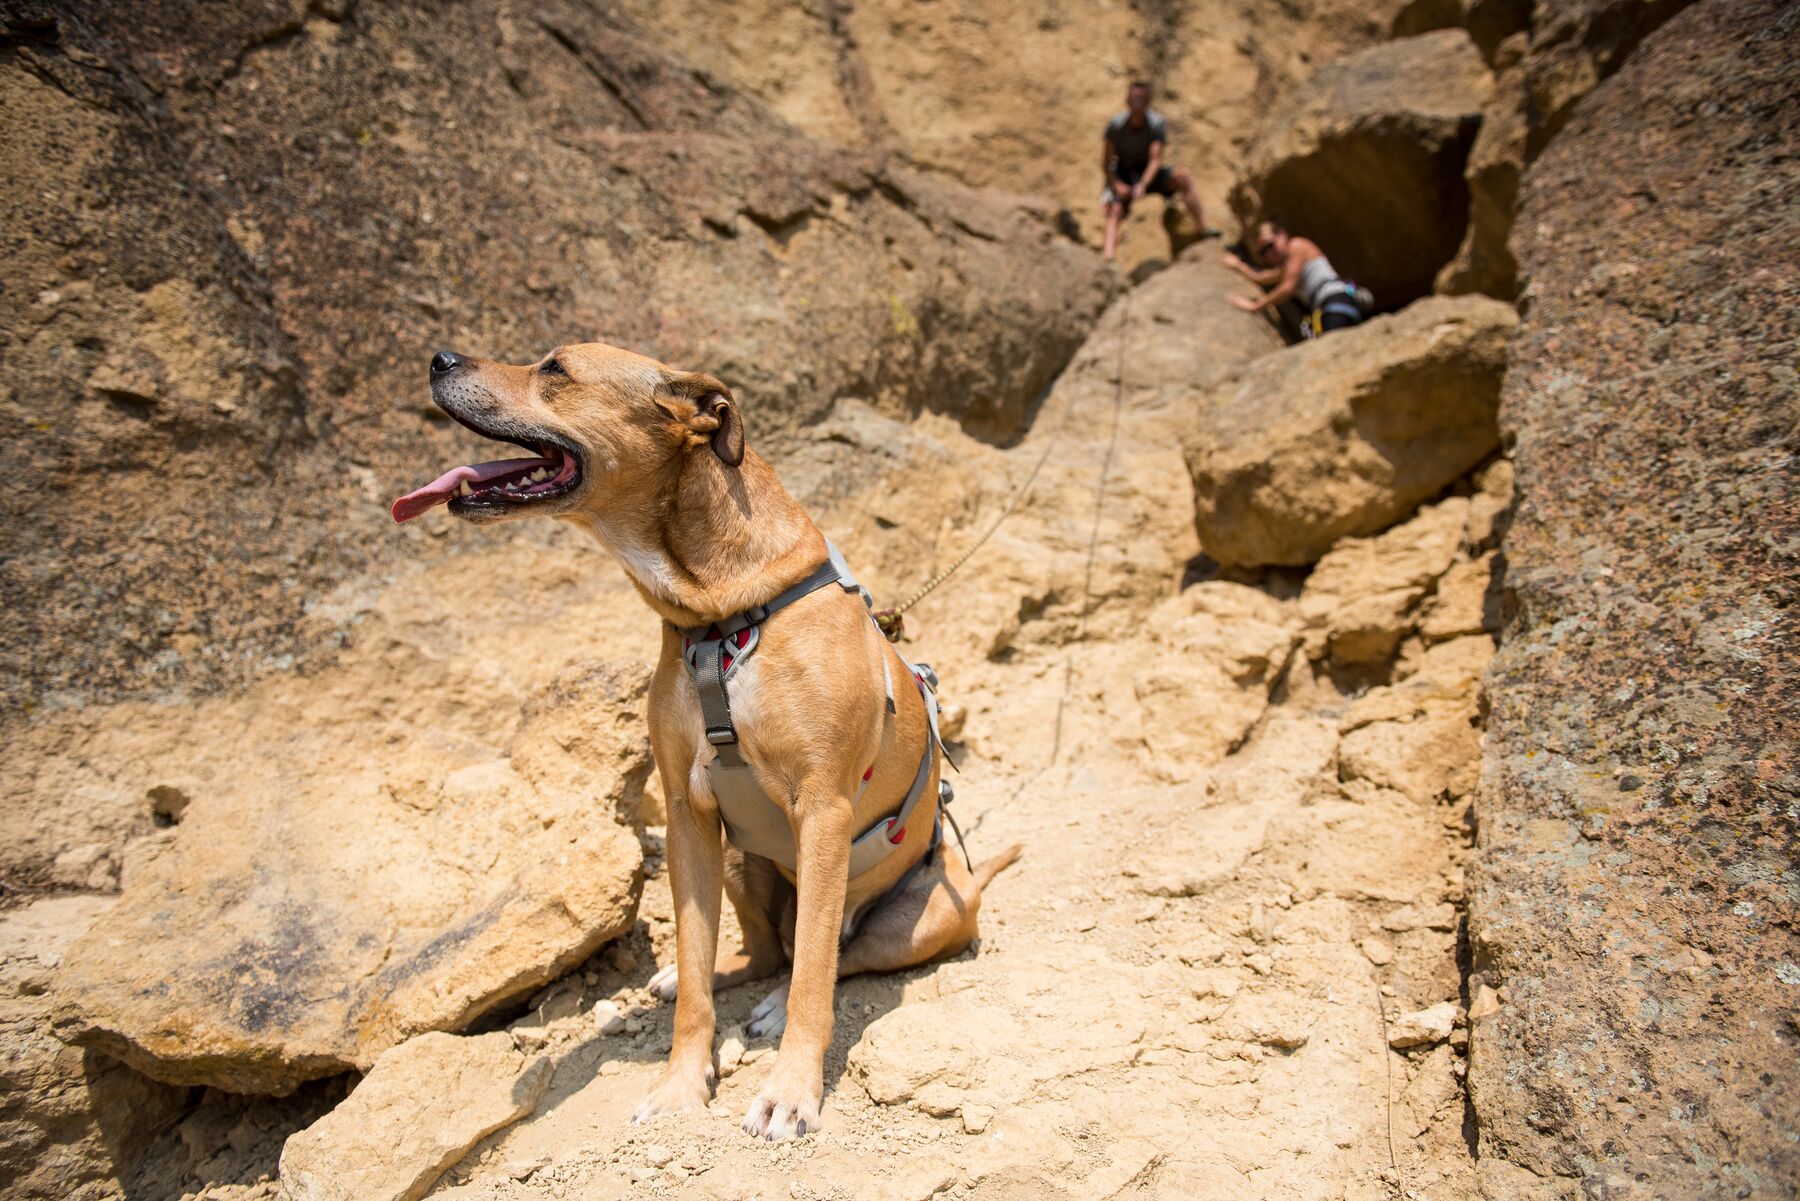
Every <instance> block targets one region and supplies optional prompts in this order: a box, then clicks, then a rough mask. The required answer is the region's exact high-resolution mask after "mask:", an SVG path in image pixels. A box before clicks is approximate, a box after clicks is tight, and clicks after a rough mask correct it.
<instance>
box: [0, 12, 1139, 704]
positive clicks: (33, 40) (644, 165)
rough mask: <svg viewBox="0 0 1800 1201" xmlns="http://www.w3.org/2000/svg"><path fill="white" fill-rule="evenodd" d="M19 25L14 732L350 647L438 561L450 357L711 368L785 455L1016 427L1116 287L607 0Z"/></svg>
mask: <svg viewBox="0 0 1800 1201" xmlns="http://www.w3.org/2000/svg"><path fill="white" fill-rule="evenodd" d="M0 37H3V38H4V40H5V41H6V44H7V45H8V46H9V47H15V48H16V49H9V51H8V54H7V56H6V57H5V58H4V59H3V60H0V108H4V109H5V111H6V113H7V118H8V120H7V132H8V138H9V143H8V149H7V151H6V153H5V155H4V158H3V161H0V225H4V226H5V228H6V229H7V230H9V231H16V234H17V236H11V235H9V236H8V237H7V238H6V239H5V241H4V243H3V245H0V263H3V271H0V274H3V275H4V277H5V279H6V285H7V291H6V298H7V299H6V303H5V304H4V305H0V345H4V346H5V347H6V348H7V350H6V354H7V371H6V380H5V381H4V382H0V412H4V414H5V417H6V426H7V429H8V430H9V431H11V432H10V434H9V436H8V437H7V438H6V439H4V440H3V441H0V473H4V475H5V477H6V478H7V479H8V480H9V481H10V486H9V487H8V488H7V489H6V490H5V496H4V497H0V591H3V592H4V593H5V595H6V596H7V598H8V601H9V603H8V604H6V605H5V606H4V607H0V669H3V670H0V694H4V695H5V696H6V697H7V698H8V701H9V704H8V709H9V711H13V710H14V709H15V708H16V707H17V703H18V702H23V701H33V702H38V703H43V702H46V701H48V702H53V703H57V704H70V703H80V702H84V701H88V700H92V699H95V698H104V697H108V696H122V695H134V696H145V695H160V694H164V693H167V692H170V691H188V692H208V691H212V690H215V689H217V688H220V687H225V686H231V685H234V684H238V683H241V682H243V681H245V680H247V679H248V678H250V677H252V676H254V675H256V674H257V673H259V672H261V671H264V670H267V669H269V668H270V667H281V666H283V665H285V664H287V663H290V662H299V663H307V662H312V661H317V660H319V659H322V658H326V657H329V656H330V655H331V654H332V653H334V652H335V650H336V649H337V647H338V646H339V645H340V644H341V641H342V636H343V631H344V629H345V628H346V625H347V623H346V622H344V621H342V620H338V619H334V618H332V617H330V616H329V614H330V613H331V612H332V610H331V609H330V607H324V608H321V607H320V606H318V605H317V603H316V600H317V598H318V597H319V596H321V595H323V594H325V593H327V592H329V591H330V590H331V589H333V588H335V587H338V586H339V585H340V584H341V583H342V582H343V581H344V580H345V578H346V577H348V576H352V575H354V574H355V573H357V572H358V571H360V570H363V569H366V568H368V567H370V566H371V565H375V566H376V567H377V569H378V570H379V569H381V565H384V564H387V563H391V562H392V561H394V560H396V559H401V558H410V557H414V556H416V555H417V553H418V551H419V549H420V547H421V545H422V544H423V542H424V540H425V539H426V538H427V537H429V535H428V534H427V533H425V532H424V531H421V530H397V529H394V528H392V527H391V525H390V523H387V522H385V521H384V520H382V519H381V517H380V513H381V501H382V500H383V499H384V498H389V497H392V496H393V495H395V494H396V493H397V492H399V491H404V490H406V488H408V487H411V486H413V485H415V484H416V483H417V472H418V469H419V464H421V463H437V462H441V461H444V460H447V459H452V458H455V457H456V455H457V453H458V452H457V451H456V450H454V449H453V447H454V446H456V445H457V444H459V443H461V442H463V440H464V439H466V437H467V435H466V434H465V433H464V432H463V431H461V430H459V429H456V428H455V427H454V426H452V425H450V424H449V423H447V422H445V421H443V420H442V417H441V414H434V413H433V412H432V411H430V406H429V404H428V403H427V401H426V397H425V392H424V383H425V378H424V377H425V363H426V361H427V360H428V359H429V357H430V355H431V353H432V351H433V350H434V349H437V348H441V347H444V346H454V347H457V348H459V349H465V350H469V351H475V352H479V353H482V354H486V355H494V356H498V357H503V358H508V359H511V360H513V361H525V360H529V359H532V358H535V357H537V356H539V355H541V354H542V353H543V352H544V351H545V350H546V349H548V348H549V347H551V346H554V345H555V344H557V343H558V342H562V341H568V340H582V339H591V338H595V337H600V338H602V339H603V340H605V341H609V342H614V343H619V344H623V345H626V346H629V347H632V348H634V349H638V350H642V351H645V352H648V353H650V354H652V355H656V356H658V357H660V358H663V359H665V360H668V361H670V362H673V363H676V364H679V365H681V366H684V367H691V368H703V369H705V370H708V371H711V372H713V373H715V374H716V375H718V376H720V377H721V378H723V379H724V380H725V381H726V382H727V383H729V384H731V385H732V386H733V387H734V388H735V389H737V390H738V394H739V397H740V399H741V400H742V402H743V407H744V409H745V411H746V413H747V415H748V417H749V420H750V423H751V427H752V436H753V437H755V438H756V439H757V440H758V444H759V445H760V446H762V447H763V448H764V449H769V448H771V447H772V446H774V445H776V444H777V442H778V441H779V436H780V435H783V434H786V433H791V432H792V431H794V430H795V429H797V428H798V427H799V426H801V425H802V424H804V423H805V422H807V421H810V420H812V419H815V418H817V417H819V416H820V415H822V414H823V413H824V412H826V411H827V410H828V409H829V408H830V406H831V404H832V403H833V402H834V401H835V400H836V399H837V398H839V397H841V396H845V395H853V396H857V397H861V398H863V399H866V400H868V401H870V402H871V403H872V404H874V405H875V406H876V407H877V408H879V409H881V410H883V411H886V412H889V413H893V414H898V415H911V414H913V413H916V412H918V411H919V410H922V409H934V410H939V411H942V412H945V413H947V414H949V415H951V416H952V417H955V418H958V419H960V420H963V421H964V422H965V423H966V425H967V427H968V428H969V429H970V430H971V431H973V432H975V433H977V434H978V435H979V436H981V437H984V438H988V439H993V440H1006V439H1008V438H1010V437H1012V436H1014V435H1015V434H1016V433H1017V431H1018V429H1019V426H1020V423H1021V421H1022V420H1023V419H1024V418H1025V416H1026V415H1027V411H1028V409H1029V406H1030V404H1031V403H1032V402H1033V401H1034V400H1035V399H1036V398H1037V397H1038V396H1039V395H1040V394H1041V393H1042V392H1043V390H1044V389H1045V387H1046V386H1047V385H1048V384H1049V383H1050V381H1051V379H1052V378H1053V377H1054V376H1055V374H1056V373H1057V371H1058V370H1059V369H1060V368H1061V367H1062V365H1063V364H1064V362H1065V361H1066V360H1067V358H1068V356H1069V354H1070V353H1071V352H1072V351H1073V350H1074V349H1075V347H1076V346H1078V345H1079V344H1080V342H1081V340H1082V339H1083V337H1084V336H1085V335H1086V333H1087V330H1088V328H1089V327H1090V325H1091V324H1092V322H1093V320H1094V318H1095V317H1096V316H1097V315H1098V313H1099V312H1100V309H1101V308H1102V307H1103V305H1104V304H1105V303H1106V300H1107V298H1108V296H1109V294H1110V290H1111V285H1110V282H1109V277H1108V276H1107V275H1106V274H1105V273H1104V271H1103V269H1102V266H1101V264H1100V261H1099V258H1098V256H1096V255H1094V254H1092V253H1091V252H1090V251H1088V250H1085V249H1083V248H1082V247H1080V246H1079V245H1077V244H1075V243H1074V242H1072V241H1070V240H1069V239H1068V238H1066V237H1064V236H1062V235H1060V234H1059V233H1058V232H1057V231H1056V230H1055V228H1053V226H1052V224H1051V223H1050V222H1049V221H1048V220H1046V219H1044V218H1043V217H1042V216H1041V215H1034V214H1033V213H1032V212H1031V211H1029V209H1028V207H1027V206H1025V205H1023V204H1021V203H1019V202H1016V201H1014V200H1012V199H1009V198H1007V197H1003V196H999V195H997V194H988V193H978V192H975V191H972V190H970V189H967V188H963V187H958V186H953V185H947V184H943V183H940V182H935V181H933V180H932V179H929V178H927V177H924V176H922V175H921V174H919V173H917V172H915V171H912V170H909V169H907V168H906V167H904V166H903V165H899V164H897V163H892V162H890V161H889V160H888V159H886V158H884V157H883V156H881V155H880V154H878V153H876V152H874V151H873V150H870V149H866V148H847V147H844V146H837V145H828V144H826V143H822V142H817V141H814V140H812V139H811V138H808V137H806V136H804V135H802V134H800V133H798V132H796V131H795V130H794V129H793V127H791V126H790V125H788V124H787V123H785V122H784V121H782V120H781V119H780V118H778V117H776V116H775V115H774V114H772V113H771V112H769V111H768V109H766V108H765V107H764V106H763V105H762V104H760V103H759V102H757V101H755V100H753V99H750V98H748V97H746V96H744V95H743V94H741V93H739V92H737V91H735V90H733V89H732V88H730V87H728V86H726V85H723V84H721V83H720V82H719V81H718V80H717V78H716V77H715V76H713V75H712V74H710V73H708V72H704V71H700V70H697V69H695V68H693V67H690V66H687V65H684V64H682V63H681V62H680V61H678V60H677V59H676V58H674V57H672V56H671V55H669V54H667V53H665V52H663V51H661V50H659V49H657V48H656V47H654V46H652V45H650V44H648V43H646V42H645V41H644V40H642V39H641V38H640V37H639V36H638V34H637V33H636V31H635V30H634V28H633V27H631V26H630V25H629V24H627V23H625V22H623V21H622V20H621V19H619V18H618V17H617V16H616V15H614V14H612V13H610V11H608V10H606V9H605V6H594V5H584V4H577V3H572V2H570V0H548V2H547V3H544V4H538V5H533V6H531V8H530V9H529V11H524V10H517V9H516V8H515V6H513V5H510V4H507V3H503V2H501V0H475V2H472V3H469V4H459V5H456V6H453V7H452V8H449V9H442V8H440V7H439V6H436V5H425V4H418V3H397V4H379V5H362V6H352V5H349V4H342V3H330V4H309V3H307V2H306V0H262V2H260V3H256V4H246V5H242V6H232V8H231V11H230V12H229V13H221V12H220V11H219V10H218V8H217V6H216V5H210V4H206V3H203V2H200V0H155V2H153V3H149V4H137V3H124V2H122V0H103V2H99V3H91V4H86V5H83V6H81V11H80V14H79V16H77V15H76V14H75V10H73V9H71V8H70V7H69V6H66V5H54V4H33V5H8V6H6V8H5V14H4V15H0ZM472 47H480V48H481V51H480V52H479V53H475V52H471V48H472ZM47 496H54V497H55V498H56V500H55V503H53V504H51V503H45V501H44V498H45V497H47ZM125 514H129V520H128V522H126V523H125V524H121V522H122V520H123V518H122V515H125ZM471 536H472V537H475V538H477V539H481V540H485V541H486V542H487V543H488V544H490V545H491V544H493V543H494V542H496V541H500V540H504V539H505V538H507V537H508V536H509V532H501V533H487V534H476V533H474V532H471Z"/></svg>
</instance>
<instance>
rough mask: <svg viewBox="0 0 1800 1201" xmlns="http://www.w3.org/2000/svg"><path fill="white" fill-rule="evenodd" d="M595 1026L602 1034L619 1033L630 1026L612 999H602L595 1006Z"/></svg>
mask: <svg viewBox="0 0 1800 1201" xmlns="http://www.w3.org/2000/svg"><path fill="white" fill-rule="evenodd" d="M594 1026H595V1027H596V1028H597V1029H598V1030H599V1031H600V1033H602V1034H617V1033H619V1031H621V1030H625V1029H627V1028H628V1023H627V1022H626V1019H625V1015H624V1014H622V1013H620V1012H619V1007H618V1006H617V1005H615V1004H613V1003H612V1002H611V1001H601V1002H598V1003H597V1004H596V1005H595V1006H594Z"/></svg>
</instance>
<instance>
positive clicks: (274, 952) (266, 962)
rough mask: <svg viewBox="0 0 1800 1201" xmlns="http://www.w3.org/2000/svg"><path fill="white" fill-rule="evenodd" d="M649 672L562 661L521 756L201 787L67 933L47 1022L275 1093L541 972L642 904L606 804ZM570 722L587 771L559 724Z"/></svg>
mask: <svg viewBox="0 0 1800 1201" xmlns="http://www.w3.org/2000/svg"><path fill="white" fill-rule="evenodd" d="M645 678H646V673H645V670H644V669H643V668H641V667H631V668H576V669H573V670H572V671H571V672H569V673H568V674H567V675H565V676H564V677H561V678H560V679H559V680H558V681H557V682H556V683H553V684H551V685H549V686H548V687H547V688H546V689H545V690H543V691H542V692H540V693H539V694H538V695H537V696H536V697H535V698H534V699H533V700H532V701H531V702H529V703H528V704H527V706H526V709H527V716H526V720H525V723H524V725H523V727H522V728H521V730H520V731H519V734H518V735H517V737H516V738H515V740H514V744H513V745H514V756H513V757H512V758H502V759H489V760H485V761H481V762H476V763H471V764H469V765H467V766H464V767H460V768H456V769H454V770H450V771H447V772H431V773H428V774H425V775H419V774H417V773H416V771H410V772H409V770H408V769H404V768H394V769H390V770H389V771H388V772H386V773H384V772H383V771H381V770H379V769H372V770H370V771H369V772H368V774H367V775H366V777H364V778H363V779H362V780H361V781H354V780H351V781H346V780H345V779H344V778H342V777H340V776H334V775H326V776H325V777H324V778H323V783H322V784H320V785H313V783H312V780H311V778H310V777H308V776H306V775H304V774H296V775H295V776H294V777H293V778H292V779H291V780H289V781H288V783H289V785H290V787H289V789H287V790H284V791H283V790H277V791H250V792H247V793H245V794H241V795H235V796H231V797H229V798H209V799H203V800H197V801H196V802H195V803H194V804H193V805H192V806H191V807H190V809H189V811H188V814H187V816H186V819H185V820H184V821H183V822H182V824H181V825H180V826H179V827H177V828H175V829H174V830H172V831H169V832H168V833H169V834H170V835H173V837H172V839H171V840H170V842H169V843H168V845H167V846H165V847H164V848H163V849H162V851H161V853H160V854H158V855H156V856H154V857H153V858H151V859H150V860H149V861H148V862H147V863H145V864H144V865H143V866H142V867H141V868H139V869H136V870H135V871H134V872H133V873H132V875H131V877H130V878H129V879H128V882H127V887H126V890H125V893H124V895H123V896H122V898H121V899H120V902H119V904H118V906H117V908H115V909H114V910H112V911H111V912H110V913H109V914H107V915H106V916H105V917H103V918H102V919H100V920H99V921H98V922H97V923H96V924H95V926H94V928H93V929H92V930H91V931H89V933H88V934H87V936H86V937H84V938H83V939H82V940H81V941H80V942H78V943H77V944H76V945H75V946H74V947H73V948H72V949H71V950H70V952H69V954H68V957H67V959H66V961H65V963H64V966H63V970H62V973H61V975H60V977H59V978H58V981H57V1003H56V1025H57V1032H58V1034H59V1035H60V1036H62V1037H64V1038H66V1039H70V1040H72V1041H74V1042H77V1043H80V1044H84V1045H87V1046H93V1047H97V1048H100V1049H102V1050H105V1051H107V1052H108V1053H110V1054H113V1055H116V1056H118V1057H119V1058H121V1059H124V1060H125V1061H126V1062H127V1063H130V1064H132V1065H133V1066H135V1067H137V1068H138V1069H140V1070H141V1071H143V1072H145V1073H146V1074H148V1075H151V1076H154V1077H156V1078H157V1079H160V1080H166V1081H169V1082H171V1083H181V1084H210V1085H213V1086H215V1087H218V1088H223V1089H227V1090H230V1091H234V1092H264V1093H285V1092H288V1091H290V1090H292V1089H293V1088H294V1087H295V1086H296V1085H298V1084H299V1083H300V1082H302V1081H304V1080H308V1079H311V1078H314V1077H318V1076H325V1075H331V1074H334V1073H337V1072H342V1071H347V1070H350V1069H353V1068H356V1069H366V1068H367V1067H368V1066H369V1065H370V1064H371V1063H372V1062H374V1060H375V1058H376V1057H377V1056H378V1055H380V1054H381V1052H382V1051H384V1050H386V1049H387V1048H388V1047H390V1046H393V1045H394V1044H395V1043H397V1042H399V1041H401V1040H403V1039H405V1038H407V1037H409V1036H411V1035H414V1034H418V1033H421V1032H424V1031H428V1030H455V1029H461V1028H462V1027H464V1026H466V1025H467V1024H468V1023H469V1022H471V1021H473V1020H475V1019H476V1018H478V1017H480V1016H481V1015H482V1014H483V1013H486V1012H487V1011H489V1010H491V1009H492V1008H494V1007H495V1006H497V1005H501V1004H504V1003H505V1002H507V1001H509V1000H511V999H513V998H516V997H520V996H523V995H525V994H527V993H529V992H530V991H531V990H532V989H534V988H537V987H539V986H540V985H542V984H544V983H546V982H547V981H549V980H551V979H553V978H554V977H555V976H556V975H557V974H558V973H560V972H561V971H563V970H564V969H566V968H567V967H569V966H570V965H572V964H574V963H578V962H580V961H581V960H582V959H584V958H586V957H587V956H588V955H590V954H592V953H593V951H594V950H595V949H597V948H598V947H599V946H600V945H601V944H602V943H603V942H605V941H606V940H607V939H609V938H613V937H616V936H617V935H618V934H620V933H622V932H623V931H624V930H626V929H627V928H629V926H630V923H631V921H632V919H633V916H634V915H635V912H636V907H637V896H638V887H639V883H640V879H641V877H640V874H639V865H640V863H641V860H642V851H641V849H640V847H639V845H638V840H637V838H636V836H635V834H634V833H633V832H632V830H631V829H630V828H629V827H628V826H626V825H625V824H623V823H622V822H621V821H620V820H619V818H618V816H617V814H618V813H619V812H621V811H628V810H629V809H630V808H631V807H632V802H629V801H628V800H627V799H626V798H627V797H628V795H629V794H631V793H632V792H633V791H634V790H635V789H636V788H637V787H638V786H640V785H641V783H642V780H643V777H644V775H645V773H646V772H647V771H648V769H649V755H648V747H647V745H646V739H645V737H644V735H643V733H642V728H643V727H642V716H641V712H642V707H643V693H644V687H645ZM566 698H578V699H579V703H580V704H581V705H582V706H583V707H584V709H585V712H584V714H583V715H582V716H580V717H579V718H575V717H569V716H567V715H566V714H563V713H562V712H561V707H560V705H559V700H563V699H566ZM576 729H578V730H580V731H582V732H583V737H586V738H588V739H591V740H596V741H597V745H590V746H589V747H588V748H587V750H586V752H585V753H584V754H583V755H582V756H581V758H580V762H582V763H585V764H586V767H587V770H586V771H585V773H576V772H574V771H573V769H572V768H571V766H570V763H571V760H570V759H569V758H567V756H570V755H571V754H572V752H571V751H570V750H569V749H568V746H573V747H575V749H576V750H577V751H580V750H581V747H580V745H579V744H578V743H577V742H575V741H573V740H567V741H568V746H564V744H563V743H562V742H559V741H558V736H559V735H567V734H568V732H569V731H570V730H576ZM546 742H547V743H550V744H554V745H556V746H558V747H559V750H558V752H557V754H556V755H554V756H552V755H551V754H550V752H549V751H548V750H547V749H546V747H545V745H544V744H545V743H546ZM564 772H567V773H568V774H566V775H563V774H559V773H564ZM540 780H541V781H542V783H541V784H539V783H538V782H537V781H540ZM126 948H129V949H130V954H129V955H126V954H123V951H124V950H125V949H126Z"/></svg>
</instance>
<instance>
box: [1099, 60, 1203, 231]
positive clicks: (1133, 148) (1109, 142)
mask: <svg viewBox="0 0 1800 1201" xmlns="http://www.w3.org/2000/svg"><path fill="white" fill-rule="evenodd" d="M1168 143H1169V123H1168V122H1167V121H1166V120H1164V119H1163V115H1162V114H1161V113H1159V112H1157V111H1156V110H1155V109H1153V108H1151V107H1150V85H1149V84H1148V83H1145V82H1144V81H1143V80H1141V79H1140V80H1137V81H1135V82H1134V83H1132V85H1131V86H1130V87H1129V88H1127V89H1126V90H1125V111H1124V112H1122V113H1120V114H1119V115H1118V116H1116V117H1114V118H1113V119H1112V120H1110V121H1108V122H1107V123H1106V135H1105V139H1104V141H1103V142H1102V144H1101V149H1100V172H1101V174H1102V175H1103V176H1105V179H1106V189H1105V190H1104V191H1103V192H1101V193H1100V211H1101V212H1102V213H1103V214H1105V216H1106V247H1105V251H1104V253H1105V255H1106V257H1107V258H1109V259H1110V258H1112V257H1113V255H1114V253H1116V252H1117V250H1118V248H1119V227H1120V226H1121V225H1122V224H1123V223H1124V221H1125V217H1126V215H1127V214H1128V213H1130V212H1131V202H1132V201H1134V200H1138V199H1141V198H1142V197H1143V195H1144V193H1146V192H1155V193H1156V194H1157V195H1158V196H1163V197H1171V196H1180V197H1181V202H1182V203H1183V204H1184V205H1186V206H1187V211H1188V215H1189V216H1190V217H1192V218H1193V219H1194V226H1195V228H1197V229H1198V230H1200V236H1201V237H1203V238H1216V237H1218V236H1219V231H1218V230H1216V229H1208V228H1207V226H1206V215H1205V212H1204V211H1203V210H1202V209H1201V207H1200V195H1199V193H1197V192H1195V191H1194V177H1193V176H1192V175H1191V174H1189V172H1188V169H1187V168H1186V167H1170V166H1168V165H1167V164H1165V163H1164V162H1163V151H1164V148H1165V147H1166V146H1167V145H1168Z"/></svg>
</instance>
